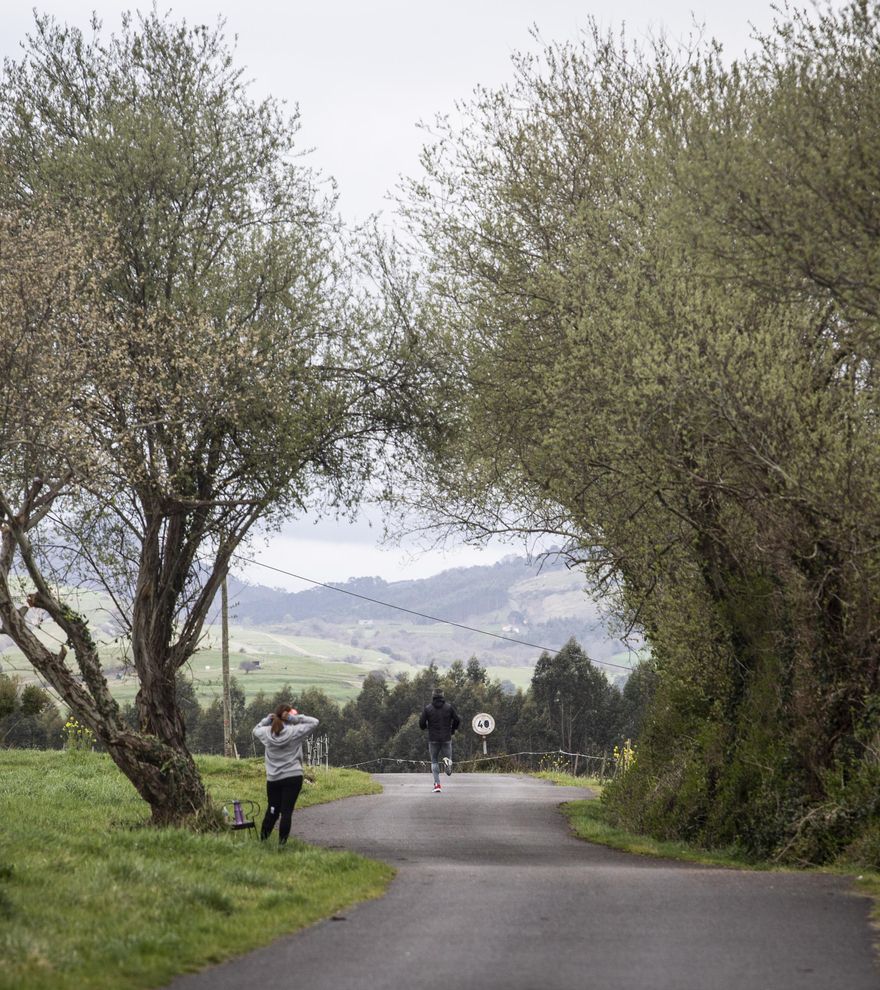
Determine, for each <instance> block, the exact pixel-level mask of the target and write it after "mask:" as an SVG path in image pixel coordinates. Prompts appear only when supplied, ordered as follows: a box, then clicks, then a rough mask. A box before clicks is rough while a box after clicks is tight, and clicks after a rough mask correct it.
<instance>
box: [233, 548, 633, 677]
mask: <svg viewBox="0 0 880 990" xmlns="http://www.w3.org/2000/svg"><path fill="white" fill-rule="evenodd" d="M232 556H233V557H234V558H235V559H236V560H240V561H241V562H242V563H244V564H256V565H257V566H258V567H264V568H265V569H266V570H267V571H275V572H276V573H277V574H284V575H285V576H286V577H292V578H296V579H297V581H305V582H306V583H308V584H313V585H315V586H317V587H318V588H326V589H327V590H328V591H338V592H339V593H340V594H342V595H350V596H351V597H352V598H360V599H361V600H362V601H365V602H371V603H372V604H373V605H383V606H384V607H385V608H393V609H396V610H397V611H398V612H407V613H408V614H409V615H417V616H418V617H419V618H420V619H428V620H430V621H431V622H442V623H444V624H445V625H447V626H455V627H456V629H466V630H467V631H468V632H475V633H479V634H480V635H481V636H491V637H492V638H493V639H503V640H505V642H508V643H516V644H517V646H528V647H530V648H531V649H533V650H543V651H544V652H545V653H556V654H558V653H561V652H562V651H561V650H553V649H551V648H550V647H549V646H539V645H538V644H537V643H527V642H526V641H525V640H523V639H513V637H511V636H502V635H501V633H494V632H489V631H488V630H486V629H477V628H476V626H466V625H463V624H462V623H461V622H453V621H452V619H441V618H439V616H436V615H428V614H427V613H426V612H418V611H416V610H415V609H412V608H404V606H403V605H392V604H391V602H383V601H380V600H379V599H378V598H370V596H369V595H361V594H359V593H358V592H356V591H349V590H348V589H347V588H337V587H336V586H335V585H332V584H325V583H324V582H323V581H315V580H314V579H313V578H307V577H303V575H302V574H294V573H293V572H292V571H285V570H283V569H282V568H280V567H273V566H272V565H271V564H264V563H263V562H262V561H260V560H249V559H248V558H247V557H241V556H239V554H233V555H232ZM587 659H588V660H589V661H590V663H593V664H601V665H602V666H603V667H615V668H616V669H617V670H625V671H627V672H630V671H631V670H632V668H631V667H625V666H624V665H623V664H622V663H611V661H610V660H593V659H592V658H591V657H587Z"/></svg>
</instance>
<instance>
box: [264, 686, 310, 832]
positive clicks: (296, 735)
mask: <svg viewBox="0 0 880 990" xmlns="http://www.w3.org/2000/svg"><path fill="white" fill-rule="evenodd" d="M317 728H318V720H317V719H316V718H312V717H311V715H300V714H299V713H298V712H297V710H296V709H295V708H294V707H293V706H292V705H279V706H278V707H277V708H276V709H275V711H274V712H273V713H272V714H271V715H267V716H266V717H265V718H264V719H263V720H262V721H261V722H259V723H258V724H257V725H256V726H254V738H255V739H258V740H259V741H260V742H261V743H262V744H263V746H264V747H265V757H266V814H265V817H264V818H263V825H262V827H261V829H260V838H261V839H268V838H269V836H270V835H271V834H272V829H273V828H275V822H276V821H278V817H279V816H280V817H281V824H280V825H279V826H278V844H279V845H281V846H283V845H284V844H285V843H286V842H287V837H288V835H290V820H291V818H292V817H293V809H294V806H295V805H296V799H297V798H298V797H299V792H300V791H301V790H302V783H303V766H302V744H303V740H304V739H305V738H306V736H310V735H311V734H312V733H313V732H314V731H315V729H317Z"/></svg>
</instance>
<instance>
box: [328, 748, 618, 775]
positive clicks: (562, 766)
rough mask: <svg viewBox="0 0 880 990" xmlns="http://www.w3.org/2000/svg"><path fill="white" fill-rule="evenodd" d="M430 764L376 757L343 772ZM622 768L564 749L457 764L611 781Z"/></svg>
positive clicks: (610, 759)
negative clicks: (563, 774) (548, 772)
mask: <svg viewBox="0 0 880 990" xmlns="http://www.w3.org/2000/svg"><path fill="white" fill-rule="evenodd" d="M430 767H431V764H430V762H429V761H428V760H407V759H399V758H398V757H394V756H377V757H376V758H374V759H372V760H364V761H363V762H362V763H350V764H347V765H345V766H344V767H342V769H344V770H366V769H367V768H375V769H374V770H373V772H374V773H410V772H412V771H413V770H430ZM621 767H622V760H621V759H620V758H619V757H615V756H614V755H612V754H609V753H606V754H603V755H599V756H596V755H590V754H588V753H569V752H567V751H566V750H564V749H555V750H548V751H544V752H528V751H525V752H520V753H502V754H499V755H498V756H477V757H472V758H471V759H467V760H460V761H456V762H455V769H456V771H457V772H458V773H525V772H536V771H551V772H556V773H568V774H571V775H572V776H574V777H590V778H595V779H598V780H610V779H611V778H612V777H614V776H615V775H616V774H617V773H618V772H619V770H620V769H621Z"/></svg>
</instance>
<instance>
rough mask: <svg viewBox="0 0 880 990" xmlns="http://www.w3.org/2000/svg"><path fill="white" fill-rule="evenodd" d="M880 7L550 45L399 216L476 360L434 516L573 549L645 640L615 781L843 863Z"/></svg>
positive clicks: (437, 467)
mask: <svg viewBox="0 0 880 990" xmlns="http://www.w3.org/2000/svg"><path fill="white" fill-rule="evenodd" d="M878 25H880V8H878V6H877V5H876V4H865V3H853V4H851V5H849V6H847V7H846V8H844V9H843V10H840V11H830V12H827V13H826V12H822V13H820V14H817V15H816V18H815V19H814V20H811V19H810V18H809V17H807V16H806V15H797V14H792V15H790V17H789V19H788V20H787V21H786V20H781V21H780V24H779V27H778V29H777V31H776V33H775V34H774V35H773V36H771V37H769V38H766V39H764V47H763V49H762V50H761V51H760V52H759V53H758V54H757V55H755V56H752V57H749V58H747V59H743V60H741V61H739V62H737V63H734V64H731V65H728V64H725V62H724V61H723V59H722V57H721V55H720V53H719V50H718V48H717V47H716V46H713V45H711V44H709V45H707V46H706V47H705V48H701V47H700V46H697V47H696V49H695V50H693V51H691V52H689V53H687V55H686V56H679V55H678V54H676V53H674V52H672V51H670V50H669V49H668V47H666V46H665V45H663V44H662V43H661V44H660V45H658V46H657V47H656V48H655V49H654V50H653V51H651V52H648V53H647V54H645V53H641V52H639V51H638V50H635V49H633V48H632V47H631V46H628V45H627V44H626V42H625V41H624V40H621V41H619V42H618V41H617V40H615V39H613V38H607V37H603V36H600V35H599V34H598V33H594V34H593V35H592V37H589V38H587V39H585V40H584V42H582V43H579V44H568V45H554V46H550V47H549V48H548V49H547V51H546V52H545V55H544V58H543V59H532V58H520V59H518V60H517V61H516V65H515V67H516V71H517V78H516V80H515V82H514V83H513V84H512V85H511V86H510V87H509V88H508V89H505V90H503V91H500V92H488V91H480V92H478V93H477V95H476V97H475V99H474V100H473V101H472V102H471V104H470V105H469V106H467V107H465V108H464V115H463V119H464V123H463V124H457V123H452V122H440V123H439V125H438V131H437V133H438V137H437V140H436V142H435V143H434V144H433V145H432V146H430V147H428V148H426V149H425V152H424V154H423V165H424V174H423V175H422V176H421V177H419V178H418V179H417V180H414V181H413V183H412V185H411V187H410V192H409V195H408V197H407V198H406V200H405V201H404V202H403V204H402V209H403V215H404V216H405V217H406V218H407V220H408V221H409V223H410V226H411V230H412V232H413V234H414V235H415V236H414V239H413V240H414V243H416V244H417V245H420V246H421V248H422V249H423V255H422V256H416V257H414V258H413V259H412V262H411V265H412V270H413V272H414V273H415V274H414V275H413V276H412V280H411V281H410V282H409V283H406V284H407V287H408V289H407V295H406V296H405V298H402V300H401V302H402V304H405V305H408V306H409V307H410V308H411V310H412V311H413V313H414V314H415V315H414V317H413V318H414V319H419V320H422V321H425V322H426V323H428V324H430V325H432V326H434V328H435V333H436V337H437V339H438V340H441V341H442V346H443V350H444V353H446V354H448V355H449V359H448V363H447V373H446V375H445V376H444V377H443V378H442V379H441V380H439V381H438V383H437V385H436V387H435V391H434V401H435V405H436V407H437V408H438V410H440V411H441V417H442V420H443V428H442V429H437V430H434V431H433V432H432V434H431V436H430V437H428V438H426V440H425V442H424V451H425V459H424V462H423V464H422V465H420V466H419V471H418V477H416V478H415V479H413V480H414V482H415V484H416V485H420V488H421V493H422V494H421V497H420V502H419V504H420V507H421V508H422V509H423V510H424V511H426V512H427V513H429V514H430V515H432V518H433V519H434V520H435V521H436V522H438V523H440V524H444V525H446V526H449V525H451V526H453V527H455V528H457V529H458V531H460V532H464V533H465V534H466V535H468V536H469V537H470V538H472V539H479V538H482V537H485V536H487V535H491V534H494V533H506V534H526V535H534V534H552V535H554V536H556V537H558V538H559V539H561V540H562V541H564V544H565V552H567V553H568V555H569V557H570V559H571V561H572V562H574V563H575V564H577V565H578V566H581V567H583V568H584V569H585V572H586V573H587V575H588V577H589V579H590V580H591V581H592V582H593V583H594V585H595V586H597V587H598V588H599V589H601V590H603V591H605V592H606V593H610V594H611V595H612V596H613V598H614V601H615V603H616V605H617V607H618V610H619V613H620V616H621V619H622V621H623V623H624V625H625V626H626V627H630V628H632V627H637V628H640V629H641V630H642V631H644V633H645V635H646V637H647V639H648V640H649V641H650V645H651V648H652V653H653V655H654V657H655V660H656V668H655V669H656V674H657V682H658V683H657V689H656V694H655V699H656V700H655V703H654V705H653V709H654V713H655V717H652V718H649V722H648V727H647V730H646V732H645V733H644V734H643V737H642V739H641V749H640V757H639V763H638V765H637V768H636V770H635V771H634V773H633V775H632V776H631V777H630V779H629V780H628V781H627V782H624V783H621V785H620V787H619V792H620V793H623V792H624V791H625V790H626V789H627V788H629V789H630V791H631V792H632V795H633V800H632V803H631V805H630V809H631V811H632V817H631V821H633V820H635V819H636V817H637V816H638V815H639V814H641V818H640V819H639V822H640V823H641V824H643V823H644V822H645V821H650V822H652V824H653V827H656V828H657V829H658V830H659V831H667V832H674V831H676V830H677V831H679V832H680V834H684V835H688V836H689V837H691V838H693V837H694V836H695V835H696V836H700V837H701V838H702V839H703V840H704V841H707V842H727V841H734V840H737V841H743V842H745V843H746V844H747V845H749V846H750V847H751V848H752V849H754V850H758V851H763V852H766V851H773V850H779V849H783V848H784V849H786V850H787V851H788V852H789V853H790V851H791V850H792V849H793V848H795V846H796V844H792V843H791V841H790V838H791V833H792V832H793V831H794V832H798V830H800V829H803V830H804V832H805V835H806V836H807V837H806V838H804V843H805V845H804V848H809V849H810V850H811V851H810V855H815V856H817V857H818V858H823V857H827V856H829V855H830V853H829V850H833V849H835V848H838V847H839V844H845V843H846V842H847V841H849V838H848V836H849V837H851V835H852V832H851V831H849V832H848V831H847V830H848V829H850V830H851V829H852V828H855V827H859V826H855V825H854V823H855V822H857V821H864V820H866V817H870V816H871V815H874V814H875V813H876V809H875V810H871V809H868V808H866V807H865V806H864V802H863V801H862V799H861V798H860V797H859V795H860V794H864V793H865V792H866V789H867V790H870V785H869V783H867V782H866V781H870V780H873V777H872V774H874V773H875V771H874V770H872V766H873V763H872V757H871V756H870V754H871V752H872V750H871V746H872V745H873V744H871V743H869V742H868V740H870V739H873V738H874V737H875V734H876V731H877V727H878V726H877V718H876V706H875V705H874V704H873V703H872V701H871V699H872V698H873V697H874V696H875V695H876V692H877V688H878V677H880V635H878V631H877V627H876V622H875V621H874V615H875V614H876V607H875V605H876V601H877V600H878V597H880V556H878V554H880V551H878V547H880V542H878V541H877V534H878V530H880V486H878V483H877V478H878V476H880V475H878V468H880V463H878V459H880V442H878V441H880V436H878V418H877V415H876V411H877V410H876V394H877V393H876V385H877V382H876V375H877V350H876V341H877V339H878V335H877V327H876V319H877V311H876V291H875V290H876V286H875V281H876V278H875V274H876V273H875V272H874V268H875V267H876V266H874V265H873V261H872V260H871V259H872V258H874V257H875V254H876V250H877V230H878V229H880V228H878V218H877V202H876V197H874V196H873V193H872V190H873V189H875V188H876V187H877V182H878V178H880V177H878V174H877V162H878V161H880V158H878V151H880V149H878V147H877V133H878V132H877V128H876V127H875V126H874V125H875V122H876V113H875V110H876V107H877V106H878V105H880V104H878V100H880V95H878V94H880V85H878V84H880V74H878V71H877V60H876V46H877V42H878V37H880V26H878ZM413 286H415V287H413ZM570 724H571V720H570V719H568V718H567V717H566V718H565V719H564V720H563V719H562V713H561V711H560V712H557V731H562V732H563V735H566V734H568V732H569V726H570ZM832 768H834V773H832V772H831V769H832ZM835 773H839V777H837V778H835V777H834V774H835ZM627 776H628V777H629V776H630V775H627ZM834 779H839V780H842V781H843V782H844V783H843V785H842V786H843V790H844V792H846V793H848V794H850V795H851V796H850V797H841V796H840V795H839V794H835V797H834V799H833V800H834V801H839V802H841V807H842V809H843V810H841V812H840V814H839V815H837V816H835V817H834V822H833V824H829V822H830V821H831V819H830V818H829V817H828V816H824V817H822V818H821V820H822V822H824V823H825V824H823V825H821V826H820V825H818V824H817V822H818V821H819V819H818V818H817V817H816V816H812V815H810V814H809V809H810V808H814V807H818V806H822V805H823V802H829V801H832V796H831V790H830V788H831V784H830V782H831V781H832V780H834ZM682 780H686V782H687V786H682V784H681V782H682ZM859 781H860V783H859ZM847 788H850V790H849V791H847ZM793 795H796V796H793ZM850 800H852V801H854V802H861V805H859V807H858V810H856V809H855V808H853V809H851V808H850V807H849V805H848V804H847V802H848V801H850ZM646 806H647V807H649V808H650V809H651V814H648V815H647V817H646V814H643V813H644V812H645V807H646ZM618 810H620V811H621V812H622V813H625V812H626V802H625V801H622V802H621V804H620V805H619V809H618ZM651 815H653V816H654V817H651ZM822 828H827V829H828V830H829V831H831V830H837V831H836V832H834V835H833V839H829V840H828V841H825V839H822V840H821V841H820V840H815V839H811V838H809V831H810V829H816V830H819V831H821V829H822ZM825 838H826V839H827V836H826V837H825ZM811 843H812V845H811ZM801 854H802V853H801Z"/></svg>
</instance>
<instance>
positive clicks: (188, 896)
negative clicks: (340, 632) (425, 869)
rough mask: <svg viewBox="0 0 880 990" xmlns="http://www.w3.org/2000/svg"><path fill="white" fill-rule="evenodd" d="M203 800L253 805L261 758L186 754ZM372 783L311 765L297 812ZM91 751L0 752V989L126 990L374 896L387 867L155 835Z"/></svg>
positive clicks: (224, 837)
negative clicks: (312, 775)
mask: <svg viewBox="0 0 880 990" xmlns="http://www.w3.org/2000/svg"><path fill="white" fill-rule="evenodd" d="M197 762H198V764H199V767H200V769H201V771H202V773H203V775H204V780H205V783H206V785H207V787H208V789H209V791H210V793H211V794H212V796H213V797H214V798H215V799H217V800H219V801H222V800H229V799H232V798H246V799H251V800H255V801H258V802H259V803H260V805H261V806H262V807H265V783H264V780H265V778H264V772H263V766H262V760H259V761H258V760H240V761H234V760H226V759H223V758H222V757H204V758H199V759H198V760H197ZM379 790H381V788H380V787H379V786H378V785H376V784H374V783H373V781H371V780H370V778H369V777H368V776H367V775H366V774H362V773H358V772H357V771H350V770H348V771H347V770H330V771H324V770H319V771H317V772H316V779H315V782H314V783H313V784H309V783H306V785H305V786H304V788H303V792H302V795H301V797H300V800H299V803H298V805H297V807H298V808H300V807H307V806H309V805H312V804H320V803H322V802H324V801H332V800H335V799H336V798H341V797H347V796H352V795H356V794H367V793H375V792H377V791H379ZM147 819H148V814H147V809H146V805H145V804H144V803H143V802H142V801H141V800H140V799H139V798H138V797H137V794H136V792H135V790H134V788H133V787H132V785H131V784H130V783H129V781H128V780H127V779H126V778H125V777H124V776H123V775H122V774H121V773H120V772H119V771H118V770H117V769H116V767H115V766H114V765H113V763H112V762H111V761H110V759H109V758H108V757H107V756H106V755H103V754H98V753H77V752H58V751H54V752H39V751H34V750H16V751H13V750H0V821H2V822H3V828H2V830H0V959H2V960H3V963H2V966H0V988H2V990H13V988H16V990H22V988H27V990H44V988H45V990H50V988H51V990H73V988H77V990H111V988H112V990H134V988H147V987H157V986H161V985H162V984H164V983H166V982H168V981H169V980H170V979H171V978H172V977H173V976H175V975H176V974H178V973H182V972H186V971H191V970H195V969H199V968H201V967H203V966H205V965H208V964H209V963H216V962H220V961H222V960H224V959H228V958H231V957H233V956H236V955H240V954H241V953H243V952H246V951H248V950H250V949H253V948H256V947H257V946H260V945H265V944H266V943H267V942H270V941H272V939H274V938H276V937H278V936H280V935H283V934H286V933H288V932H292V931H295V930H297V929H299V928H302V927H304V926H306V925H308V924H311V923H313V922H315V921H317V920H319V919H321V918H325V917H327V916H329V915H331V914H335V913H337V912H339V911H341V910H344V909H345V908H346V907H349V906H350V905H352V904H354V903H357V902H359V901H363V900H367V899H369V898H372V897H378V896H380V895H381V894H382V893H384V891H385V889H386V887H387V885H388V883H389V881H390V880H391V877H392V876H393V873H394V871H393V870H392V869H391V868H390V867H388V866H386V865H385V864H383V863H376V862H372V861H370V860H367V859H364V858H362V857H360V856H357V855H355V854H354V853H348V852H331V851H329V850H323V849H316V848H314V847H310V846H307V845H305V844H304V843H302V842H298V841H296V840H295V838H294V836H295V834H296V813H294V828H293V835H292V836H291V840H290V842H289V843H288V846H287V848H286V849H284V850H279V848H278V844H277V842H276V841H270V842H267V843H260V842H257V841H254V838H253V833H252V832H238V833H231V832H230V833H223V834H214V833H209V834H202V835H199V834H194V833H192V832H188V831H185V830H182V829H162V830H159V829H154V828H151V827H149V826H148V825H147V824H146V821H147Z"/></svg>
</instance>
